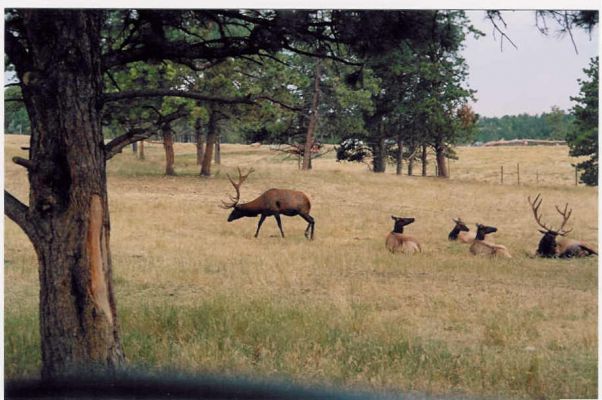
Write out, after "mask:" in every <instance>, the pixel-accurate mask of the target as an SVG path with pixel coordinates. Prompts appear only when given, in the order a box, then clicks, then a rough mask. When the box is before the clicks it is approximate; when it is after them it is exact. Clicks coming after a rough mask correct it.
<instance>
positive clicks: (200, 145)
mask: <svg viewBox="0 0 602 400" xmlns="http://www.w3.org/2000/svg"><path fill="white" fill-rule="evenodd" d="M202 127H203V121H202V120H201V119H200V118H197V119H196V122H195V124H194V136H195V143H196V164H197V165H201V164H202V163H203V153H204V152H205V147H204V146H205V135H203V129H202Z"/></svg>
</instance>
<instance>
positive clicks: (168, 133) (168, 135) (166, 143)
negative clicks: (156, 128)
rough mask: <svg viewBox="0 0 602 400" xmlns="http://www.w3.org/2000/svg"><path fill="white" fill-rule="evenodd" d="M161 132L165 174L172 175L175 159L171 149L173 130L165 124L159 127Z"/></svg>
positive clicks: (173, 173)
mask: <svg viewBox="0 0 602 400" xmlns="http://www.w3.org/2000/svg"><path fill="white" fill-rule="evenodd" d="M161 131H162V134H163V148H164V149H165V175H167V176H174V175H175V174H176V171H175V170H174V163H175V160H176V157H175V154H174V150H173V130H172V129H171V126H170V125H169V124H165V125H163V126H162V127H161Z"/></svg>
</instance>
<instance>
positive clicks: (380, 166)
mask: <svg viewBox="0 0 602 400" xmlns="http://www.w3.org/2000/svg"><path fill="white" fill-rule="evenodd" d="M385 146H386V144H385V138H384V137H381V138H379V139H378V142H377V143H376V144H375V145H374V159H373V160H372V163H373V164H374V165H373V171H374V172H385V169H386V168H387V163H386V149H385Z"/></svg>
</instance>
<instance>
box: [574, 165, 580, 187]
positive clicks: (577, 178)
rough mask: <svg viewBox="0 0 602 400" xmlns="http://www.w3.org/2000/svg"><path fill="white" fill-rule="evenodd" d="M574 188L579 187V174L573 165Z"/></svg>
mask: <svg viewBox="0 0 602 400" xmlns="http://www.w3.org/2000/svg"><path fill="white" fill-rule="evenodd" d="M575 186H579V174H578V171H577V165H575Z"/></svg>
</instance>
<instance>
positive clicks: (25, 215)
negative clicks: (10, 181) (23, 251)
mask: <svg viewBox="0 0 602 400" xmlns="http://www.w3.org/2000/svg"><path fill="white" fill-rule="evenodd" d="M4 214H5V215H6V216H7V217H8V218H10V219H11V220H12V221H13V222H14V223H16V224H17V225H19V227H20V228H21V229H23V232H25V234H26V235H27V236H28V237H29V239H30V240H31V241H32V242H34V240H36V239H37V236H38V230H37V226H36V224H35V223H34V222H33V221H32V219H31V218H30V216H29V207H27V206H26V205H25V204H23V203H21V201H19V199H17V198H16V197H15V196H13V195H12V194H10V193H9V192H7V191H6V190H5V191H4Z"/></svg>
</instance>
